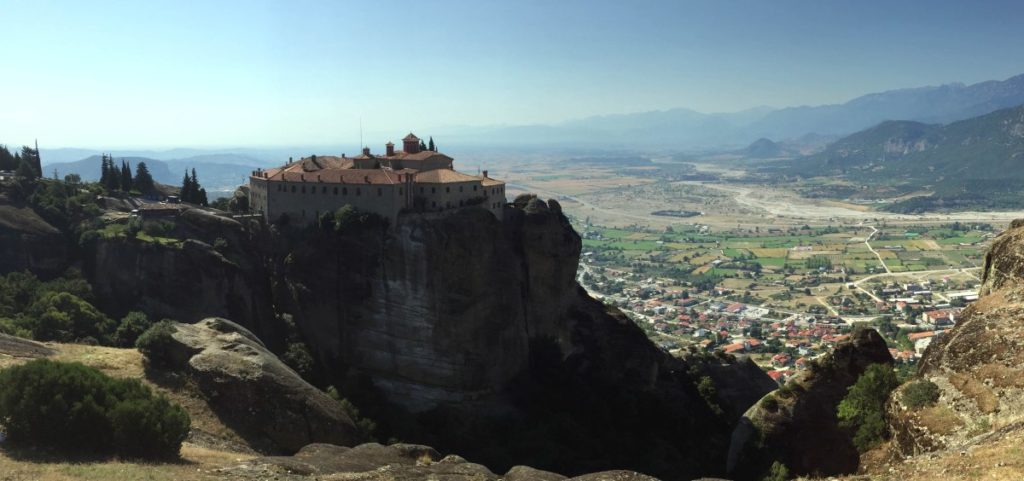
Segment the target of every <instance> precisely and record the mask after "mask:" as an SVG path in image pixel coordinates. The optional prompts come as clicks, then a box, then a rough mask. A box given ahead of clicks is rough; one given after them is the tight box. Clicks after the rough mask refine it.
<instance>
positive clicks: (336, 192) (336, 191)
mask: <svg viewBox="0 0 1024 481" xmlns="http://www.w3.org/2000/svg"><path fill="white" fill-rule="evenodd" d="M334 195H338V188H337V187H335V188H334Z"/></svg>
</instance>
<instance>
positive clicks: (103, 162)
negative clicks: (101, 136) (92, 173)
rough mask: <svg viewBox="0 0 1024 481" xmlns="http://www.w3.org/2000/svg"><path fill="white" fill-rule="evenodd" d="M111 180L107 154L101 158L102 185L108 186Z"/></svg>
mask: <svg viewBox="0 0 1024 481" xmlns="http://www.w3.org/2000/svg"><path fill="white" fill-rule="evenodd" d="M109 178H110V170H109V169H107V154H103V156H101V157H100V185H107V179H109Z"/></svg>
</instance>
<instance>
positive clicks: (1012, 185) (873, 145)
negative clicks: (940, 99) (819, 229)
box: [785, 105, 1024, 212]
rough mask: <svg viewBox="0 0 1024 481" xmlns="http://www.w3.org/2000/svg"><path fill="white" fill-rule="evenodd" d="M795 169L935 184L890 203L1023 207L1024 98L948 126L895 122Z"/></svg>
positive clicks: (915, 207)
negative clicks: (926, 193) (924, 192)
mask: <svg viewBox="0 0 1024 481" xmlns="http://www.w3.org/2000/svg"><path fill="white" fill-rule="evenodd" d="M785 170H786V171H788V172H789V174H790V175H794V174H795V175H801V176H831V177H834V178H845V179H847V180H850V181H852V182H854V183H858V184H861V185H902V186H904V190H905V191H910V190H914V189H927V190H930V191H932V192H934V195H932V196H930V197H922V198H914V199H910V200H907V201H903V202H901V203H897V204H895V205H893V206H892V207H891V208H890V210H897V211H901V212H918V211H928V210H935V209H942V208H1020V207H1022V206H1024V196H1022V195H1021V192H1020V185H1021V182H1022V181H1024V105H1021V106H1017V107H1012V108H1008V109H1002V110H997V111H995V112H992V113H988V114H985V115H981V116H978V117H973V118H969V119H966V120H960V121H957V122H952V123H949V124H946V125H941V124H925V123H921V122H913V121H905V120H904V121H887V122H882V123H881V124H878V125H876V126H874V127H871V128H869V129H865V130H862V131H860V132H857V133H855V134H852V135H849V136H847V137H844V138H842V139H839V140H837V141H835V142H833V143H832V144H830V145H829V146H828V147H827V148H826V149H825V150H824V151H822V152H820V153H817V154H814V155H810V156H806V157H802V158H799V159H796V160H794V161H793V162H792V165H790V166H789V167H788V168H787V169H785Z"/></svg>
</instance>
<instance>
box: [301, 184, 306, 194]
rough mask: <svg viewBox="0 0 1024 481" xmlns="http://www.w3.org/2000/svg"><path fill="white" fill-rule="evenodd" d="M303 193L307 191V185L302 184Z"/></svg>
mask: <svg viewBox="0 0 1024 481" xmlns="http://www.w3.org/2000/svg"><path fill="white" fill-rule="evenodd" d="M302 193H303V194H305V193H306V186H302Z"/></svg>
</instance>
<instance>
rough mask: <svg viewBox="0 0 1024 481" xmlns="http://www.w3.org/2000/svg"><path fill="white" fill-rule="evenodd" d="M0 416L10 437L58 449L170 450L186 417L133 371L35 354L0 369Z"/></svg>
mask: <svg viewBox="0 0 1024 481" xmlns="http://www.w3.org/2000/svg"><path fill="white" fill-rule="evenodd" d="M0 423H2V424H3V425H4V426H5V427H6V429H7V436H8V439H9V441H10V442H11V443H12V444H17V445H24V446H27V447H34V448H42V449H47V450H53V451H57V452H61V453H90V454H113V453H118V454H121V455H124V456H145V457H164V456H174V455H177V453H178V450H179V449H180V448H181V442H182V441H184V439H185V436H186V435H187V434H188V430H189V426H190V420H189V416H188V413H186V412H185V410H184V409H182V408H181V406H178V405H174V404H171V403H170V402H168V401H167V399H166V398H164V397H163V396H156V395H154V394H153V392H152V391H151V390H150V389H149V388H148V387H146V386H145V385H143V384H142V383H140V382H139V381H138V380H136V379H114V378H111V377H109V376H107V375H105V374H103V373H101V372H99V371H98V370H96V369H93V368H90V367H86V366H84V365H82V364H79V363H63V362H55V361H50V360H47V359H37V360H34V361H30V362H28V363H26V364H23V365H20V366H14V367H10V368H7V369H5V370H3V371H0Z"/></svg>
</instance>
